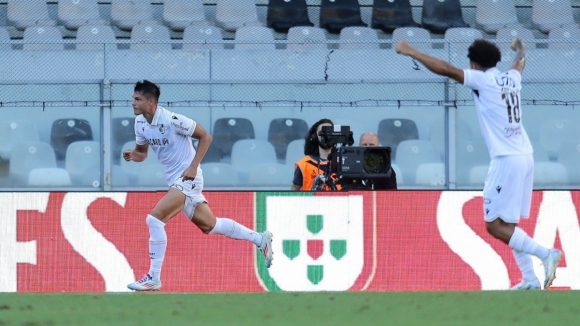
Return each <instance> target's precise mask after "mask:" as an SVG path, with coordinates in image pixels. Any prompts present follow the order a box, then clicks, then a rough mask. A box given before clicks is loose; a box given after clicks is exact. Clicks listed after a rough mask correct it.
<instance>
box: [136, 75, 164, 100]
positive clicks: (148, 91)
mask: <svg viewBox="0 0 580 326" xmlns="http://www.w3.org/2000/svg"><path fill="white" fill-rule="evenodd" d="M134 92H139V93H141V94H142V95H143V96H145V97H147V98H151V97H153V98H155V100H156V101H159V96H161V90H160V89H159V86H157V85H155V84H154V83H152V82H150V81H148V80H146V79H145V80H143V81H138V82H137V83H136V84H135V90H134Z"/></svg>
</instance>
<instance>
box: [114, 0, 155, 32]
mask: <svg viewBox="0 0 580 326" xmlns="http://www.w3.org/2000/svg"><path fill="white" fill-rule="evenodd" d="M151 21H153V8H152V7H151V2H150V1H134V0H111V23H112V24H114V25H115V26H117V27H118V28H119V29H121V30H124V31H130V30H131V29H132V28H133V26H135V25H137V24H139V23H140V22H148V23H151Z"/></svg>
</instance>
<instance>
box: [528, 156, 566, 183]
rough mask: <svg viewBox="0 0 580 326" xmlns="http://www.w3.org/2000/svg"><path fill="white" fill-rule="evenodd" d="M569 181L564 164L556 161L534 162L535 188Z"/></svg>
mask: <svg viewBox="0 0 580 326" xmlns="http://www.w3.org/2000/svg"><path fill="white" fill-rule="evenodd" d="M567 183H568V174H567V172H566V167H564V165H562V164H560V163H556V162H537V163H535V164H534V188H536V187H546V186H547V187H550V186H554V185H565V184H567Z"/></svg>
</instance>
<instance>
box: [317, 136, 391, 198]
mask: <svg viewBox="0 0 580 326" xmlns="http://www.w3.org/2000/svg"><path fill="white" fill-rule="evenodd" d="M318 135H320V143H322V144H328V145H329V146H330V147H331V152H330V155H329V156H328V160H329V169H328V170H327V171H326V173H324V174H321V175H318V176H317V177H316V179H315V180H314V184H313V186H312V190H322V189H323V186H324V185H326V186H328V187H330V189H331V190H338V188H337V186H336V185H337V184H339V185H341V189H342V190H369V189H372V184H373V182H376V181H379V180H381V179H383V180H384V179H390V178H391V177H392V169H391V148H390V147H359V146H352V144H354V139H353V136H352V131H351V130H350V127H349V126H341V125H335V126H323V127H322V128H321V130H320V132H319V133H318ZM382 189H396V182H395V186H394V187H393V186H388V187H386V188H382Z"/></svg>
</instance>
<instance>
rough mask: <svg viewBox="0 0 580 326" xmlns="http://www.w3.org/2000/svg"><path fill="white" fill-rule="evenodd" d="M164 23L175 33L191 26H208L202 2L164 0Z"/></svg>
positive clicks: (199, 0) (193, 0)
mask: <svg viewBox="0 0 580 326" xmlns="http://www.w3.org/2000/svg"><path fill="white" fill-rule="evenodd" d="M163 22H164V24H165V25H166V26H167V27H169V28H171V29H172V30H175V31H183V30H184V29H185V28H186V27H188V26H189V25H191V24H195V25H196V26H200V25H208V24H209V23H208V22H207V20H206V19H205V9H204V7H203V1H202V0H164V2H163Z"/></svg>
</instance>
